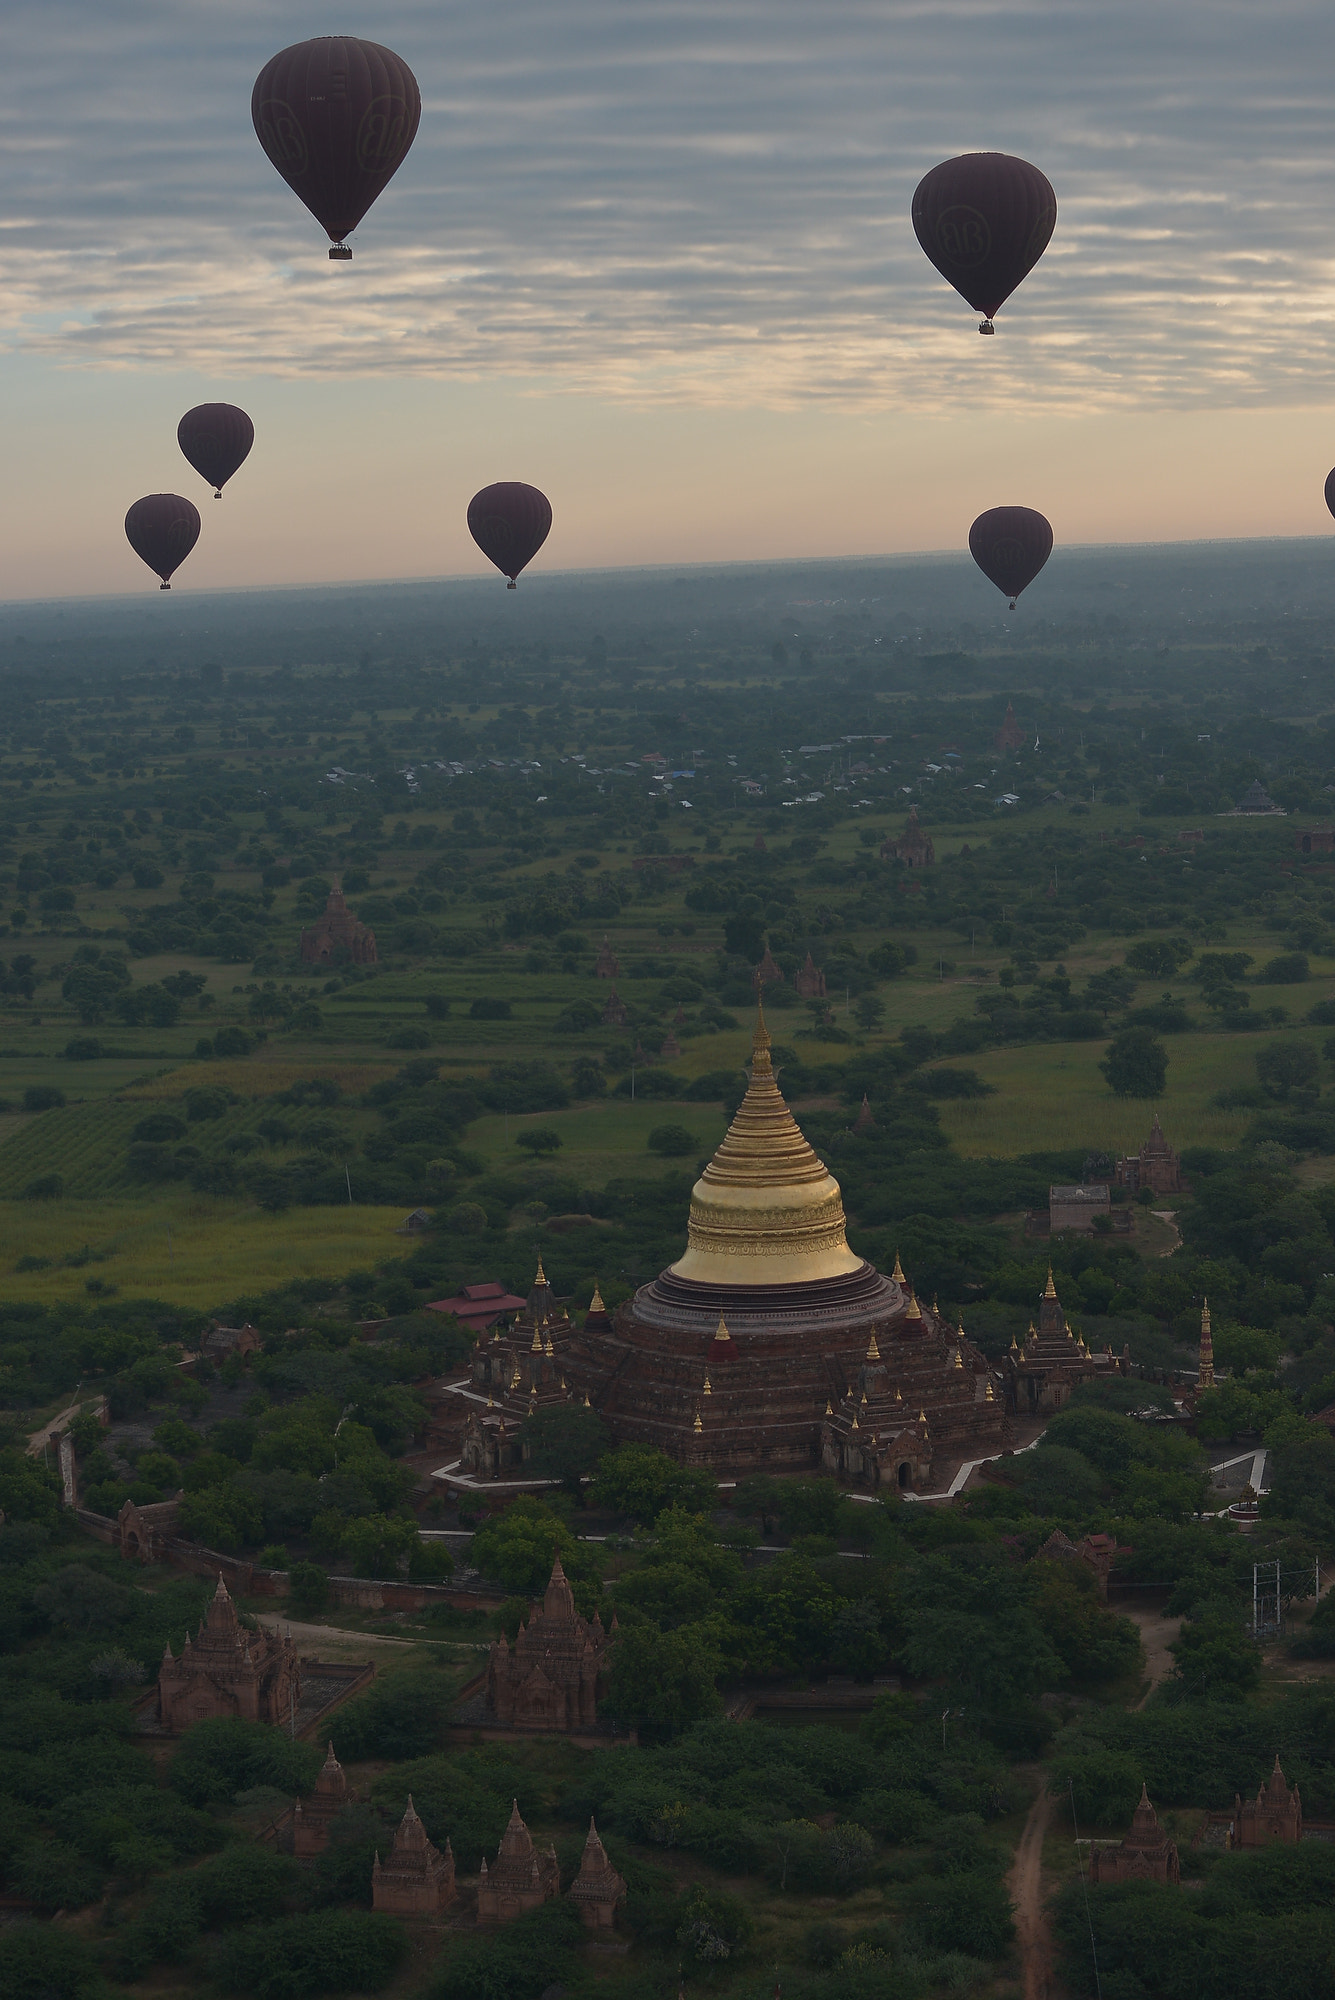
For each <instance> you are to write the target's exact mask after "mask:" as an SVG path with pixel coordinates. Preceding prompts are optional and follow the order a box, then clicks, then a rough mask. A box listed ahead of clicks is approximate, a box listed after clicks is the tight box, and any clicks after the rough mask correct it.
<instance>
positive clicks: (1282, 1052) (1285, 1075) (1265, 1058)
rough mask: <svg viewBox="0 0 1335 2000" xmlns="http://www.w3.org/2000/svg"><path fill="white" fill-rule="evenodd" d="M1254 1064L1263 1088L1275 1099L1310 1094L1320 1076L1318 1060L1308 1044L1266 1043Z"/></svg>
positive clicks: (1319, 1061)
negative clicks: (1308, 1092) (1296, 1092)
mask: <svg viewBox="0 0 1335 2000" xmlns="http://www.w3.org/2000/svg"><path fill="white" fill-rule="evenodd" d="M1254 1060H1255V1063H1256V1074H1257V1076H1258V1077H1259V1079H1260V1081H1261V1084H1262V1086H1263V1088H1264V1089H1265V1090H1266V1091H1267V1093H1268V1094H1269V1095H1270V1096H1271V1097H1275V1098H1280V1099H1283V1098H1286V1097H1288V1096H1289V1095H1290V1093H1291V1092H1293V1091H1295V1090H1296V1091H1300V1092H1306V1091H1310V1090H1311V1089H1312V1087H1313V1085H1314V1084H1315V1083H1316V1081H1317V1078H1318V1077H1319V1076H1320V1074H1321V1058H1320V1056H1319V1055H1318V1054H1317V1052H1316V1050H1315V1049H1314V1048H1313V1047H1312V1045H1311V1043H1310V1042H1299V1041H1283V1042H1267V1043H1266V1045H1265V1047H1264V1048H1262V1049H1258V1050H1257V1051H1256V1055H1255V1058H1254Z"/></svg>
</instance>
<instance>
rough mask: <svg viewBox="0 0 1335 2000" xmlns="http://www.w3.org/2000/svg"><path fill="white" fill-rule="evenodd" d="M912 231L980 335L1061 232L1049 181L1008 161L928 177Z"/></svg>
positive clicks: (961, 164)
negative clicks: (972, 315) (975, 319)
mask: <svg viewBox="0 0 1335 2000" xmlns="http://www.w3.org/2000/svg"><path fill="white" fill-rule="evenodd" d="M912 212H913V229H914V234H915V235H916V236H917V238H918V241H919V243H921V245H922V247H923V249H924V250H925V251H926V253H927V255H928V256H929V257H930V258H931V260H932V262H933V263H934V264H935V266H936V268H937V270H938V271H939V272H940V273H941V276H942V277H943V278H944V279H945V280H946V281H947V283H948V284H951V285H953V286H954V287H955V290H956V291H957V292H958V293H959V295H960V297H961V298H962V299H967V301H968V303H969V304H970V305H971V306H972V307H973V309H974V311H975V312H980V313H981V314H982V315H983V323H982V325H981V326H980V327H979V329H978V331H979V332H980V333H995V332H996V328H995V326H993V324H992V321H993V318H994V316H995V314H996V313H997V312H999V311H1000V309H1001V307H1002V306H1003V305H1004V304H1005V303H1006V300H1007V299H1008V298H1009V297H1010V295H1011V293H1012V292H1013V291H1014V290H1015V287H1016V286H1017V285H1018V284H1019V283H1020V282H1021V280H1022V279H1023V278H1026V277H1028V275H1029V273H1030V272H1031V271H1032V270H1033V268H1034V266H1035V264H1036V263H1037V262H1038V260H1039V258H1040V257H1041V256H1042V255H1043V252H1044V251H1045V250H1046V249H1047V247H1048V244H1049V243H1050V241H1051V240H1052V232H1053V230H1054V229H1055V228H1056V227H1057V197H1056V195H1055V194H1054V193H1053V190H1052V183H1051V181H1050V180H1049V179H1048V177H1047V175H1046V174H1042V173H1040V172H1039V170H1038V168H1037V167H1031V166H1030V164H1029V162H1028V160H1016V159H1012V158H1011V156H1010V155H1009V154H1008V153H965V154H964V155H963V156H962V158H960V159H958V160H943V161H942V163H941V165H940V166H939V167H933V168H932V171H931V172H930V173H929V174H924V176H923V178H922V179H921V180H920V181H919V183H918V185H917V187H916V188H915V190H914V194H913V211H912Z"/></svg>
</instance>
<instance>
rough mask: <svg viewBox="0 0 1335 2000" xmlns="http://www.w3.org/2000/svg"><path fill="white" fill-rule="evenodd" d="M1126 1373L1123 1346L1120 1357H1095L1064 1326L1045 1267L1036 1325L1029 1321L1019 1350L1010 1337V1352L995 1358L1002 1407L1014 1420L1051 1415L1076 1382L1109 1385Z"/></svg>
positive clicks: (1108, 1352) (1079, 1337) (1062, 1404)
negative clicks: (1000, 1387) (1118, 1376)
mask: <svg viewBox="0 0 1335 2000" xmlns="http://www.w3.org/2000/svg"><path fill="white" fill-rule="evenodd" d="M1130 1372H1131V1357H1130V1354H1129V1353H1128V1352H1127V1350H1126V1349H1125V1348H1123V1350H1122V1353H1121V1355H1120V1356H1117V1355H1114V1354H1113V1351H1112V1349H1111V1348H1110V1347H1105V1348H1104V1349H1103V1350H1102V1351H1101V1352H1098V1353H1095V1352H1094V1351H1093V1350H1092V1349H1091V1348H1089V1347H1087V1346H1086V1345H1085V1342H1084V1338H1083V1336H1082V1335H1080V1334H1078V1333H1077V1332H1076V1331H1075V1329H1074V1327H1072V1326H1071V1325H1070V1324H1069V1323H1068V1321H1067V1318H1066V1314H1065V1313H1064V1312H1063V1311H1062V1303H1061V1300H1060V1299H1059V1298H1058V1297H1057V1286H1056V1282H1055V1280H1054V1279H1053V1275H1052V1266H1051V1264H1049V1266H1048V1282H1047V1284H1046V1285H1045V1286H1044V1288H1043V1296H1042V1298H1041V1299H1040V1300H1039V1302H1038V1325H1037V1326H1035V1325H1034V1322H1033V1321H1032V1320H1030V1322H1029V1332H1028V1333H1027V1334H1026V1336H1025V1343H1024V1346H1023V1347H1021V1346H1020V1344H1019V1342H1018V1341H1017V1340H1016V1339H1015V1338H1014V1336H1013V1335H1012V1337H1011V1344H1010V1350H1009V1352H1008V1353H1006V1354H1003V1355H1002V1357H1001V1373H1002V1379H1003V1389H1004V1395H1005V1399H1006V1406H1007V1408H1008V1409H1009V1410H1010V1411H1011V1412H1012V1413H1013V1414H1014V1415H1016V1416H1020V1417H1040V1416H1041V1417H1047V1416H1053V1415H1055V1413H1056V1412H1057V1411H1058V1410H1061V1409H1064V1408H1065V1407H1066V1405H1067V1403H1069V1402H1070V1400H1071V1391H1072V1390H1073V1389H1074V1388H1075V1387H1076V1386H1077V1385H1078V1384H1079V1383H1081V1382H1103V1381H1109V1380H1111V1378H1112V1377H1113V1376H1114V1375H1129V1374H1130Z"/></svg>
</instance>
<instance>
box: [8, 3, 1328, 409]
mask: <svg viewBox="0 0 1335 2000" xmlns="http://www.w3.org/2000/svg"><path fill="white" fill-rule="evenodd" d="M327 25H328V24H327V22H326V21H325V20H324V19H322V18H315V17H313V16H312V13H311V10H310V9H309V8H307V7H305V6H296V5H290V4H259V0H227V4H225V5H223V6H218V5H217V4H216V0H209V4H201V3H200V0H188V4H179V0H177V4H171V5H166V4H162V0H117V5H116V6H115V7H114V8H110V9H109V8H107V7H106V6H105V5H98V4H96V0H54V4H45V5H37V4H27V0H22V4H18V5H15V6H13V7H12V9H11V11H10V14H9V16H8V31H7V37H6V64H5V71H4V75H3V77H2V78H0V102H2V103H3V117H2V118H0V161H2V162H3V170H4V185H5V187H6V190H7V200H6V208H5V211H4V213H3V214H0V339H3V340H5V341H7V342H8V343H10V344H11V345H14V346H18V347H22V348H25V349H27V350H29V351H31V352H37V353H40V354H43V355H46V356H49V357H52V358H54V359H56V360H58V361H64V362H69V363H73V364H76V365H84V366H87V365H94V366H103V367H109V368H111V367H136V368H143V367H151V368H161V369H173V368H182V367H190V368H195V369H201V368H202V369H205V370H210V369H212V370H217V371H218V372H219V373H225V374H226V375H228V376H230V377H233V378H235V377H237V376H244V375H247V374H255V373H270V374H278V375H283V374H313V375H319V376H326V377H327V376H339V375H343V376H347V375H366V374H381V373H396V374H412V373H423V374H432V375H446V376H448V375H455V376H462V377H465V378H468V377H473V378H479V377H483V376H488V375H505V376H508V377H512V378H520V379H528V380H530V381H532V382H533V383H534V384H535V385H538V384H543V385H550V384H551V383H552V382H553V380H559V381H562V382H565V383H567V384H569V385H571V386H574V387H577V388H579V389H583V390H593V391H596V392H597V393H598V394H600V395H601V396H605V397H610V398H614V399H615V398H627V399H632V400H635V401H640V402H650V403H651V402H664V401H666V402H689V403H694V404H706V405H708V404H734V405H735V404H763V405H769V406H773V407H783V406H793V405H797V404H801V403H809V402H813V401H815V402H826V403H829V404H832V405H835V406H842V407H848V408H867V409H893V408H903V409H912V410H922V409H931V408H943V409H950V410H954V411H958V410H959V408H960V407H961V406H962V405H964V406H970V405H972V406H975V407H978V408H980V409H981V408H998V407H1015V406H1023V405H1024V404H1026V403H1032V404H1033V405H1034V407H1035V408H1036V410H1042V411H1044V412H1052V411H1054V410H1060V409H1076V408H1080V409H1097V408H1100V407H1118V406H1132V405H1139V406H1142V407H1143V406H1146V405H1150V406H1153V405H1164V406H1171V407H1182V406H1184V405H1191V404H1198V405H1199V404H1206V405H1212V406H1225V407H1226V406H1230V405H1232V406H1246V405H1255V404H1267V403H1269V404H1277V403H1281V404H1282V403H1287V404H1307V403H1315V402H1324V401H1327V400H1329V397H1330V376H1331V362H1332V359H1333V358H1335V249H1333V247H1332V242H1331V236H1330V225H1329V214H1330V191H1331V181H1332V173H1333V171H1335V141H1333V140H1332V136H1331V135H1332V131H1335V121H1333V120H1332V110H1333V109H1335V105H1333V104H1332V98H1335V62H1333V61H1332V57H1335V15H1332V13H1331V10H1330V9H1329V7H1328V6H1327V5H1325V4H1322V3H1321V0H1271V4H1270V5H1268V6H1267V7H1265V8H1257V7H1255V6H1253V5H1251V4H1234V0H1175V4H1174V5H1173V6H1172V7H1169V8H1165V7H1164V6H1163V5H1162V0H1121V3H1120V4H1119V5H1118V6H1116V7H1113V8H1109V7H1108V6H1107V5H1106V0H1102V4H1092V0H1041V3H1039V4H1032V5H1023V4H1018V5H1001V4H988V3H987V0H958V4H953V3H952V0H916V3H914V4H910V3H909V0H905V4H897V0H877V4H860V0H821V4H819V5H813V4H812V0H559V4H552V0H489V4H486V5H481V4H478V0H470V4H467V5H463V4H458V0H452V4H441V0H382V4H379V5H377V7H376V8H375V9H373V10H371V14H370V15H369V16H368V19H367V21H366V23H365V26H366V31H367V32H368V33H370V34H372V35H373V36H374V38H375V39H377V40H380V41H384V42H387V43H389V44H390V45H391V46H393V47H394V48H396V49H397V50H398V51H399V52H400V53H401V54H402V55H403V56H404V57H405V58H406V59H407V60H408V61H409V62H410V63H411V64H412V66H413V68H414V70H415V71H416V73H417V75H418V78H419V80H420V82H421V85H422V93H423V99H424V107H425V108H424V115H423V120H422V127H421V132H420V134H419V137H418V140H417V143H416V146H415V147H414V150H413V152H412V154H411V155H410V157H409V159H408V162H407V163H406V165H405V166H404V167H403V169H402V170H401V172H400V174H399V176H398V178H397V179H396V180H395V182H394V183H393V184H392V185H391V187H390V189H389V190H388V191H387V193H386V194H385V195H384V196H383V197H382V200H381V201H380V203H379V204H378V205H377V207H376V208H374V209H373V210H372V212H371V215H370V216H369V217H368V218H367V220H366V222H365V223H364V224H363V226H362V228H361V230H360V231H359V232H358V234H357V236H356V238H355V239H354V243H355V248H356V255H355V258H354V261H353V263H352V264H351V265H350V266H347V265H343V266H339V265H330V264H329V263H328V262H327V261H326V259H325V256H324V247H323V238H322V236H321V233H320V231H319V229H318V228H317V226H316V225H315V224H314V222H312V221H311V220H310V218H309V217H308V216H307V215H306V212H305V210H304V209H303V208H302V207H301V206H300V204H299V203H298V202H297V200H296V198H295V197H294V196H293V195H292V194H291V193H290V192H289V191H288V189H287V188H286V187H285V186H284V185H283V184H282V182H281V181H280V180H279V179H278V177H277V175H276V174H274V172H273V170H272V169H271V168H270V166H269V165H268V163H267V162H266V161H265V159H264V158H263V156H262V154H261V153H260V150H259V148H258V145H257V144H256V141H255V138H254V134H253V132H252V130H251V126H250V115H249V100H250V88H251V84H252V82H253V79H254V76H255V74H256V72H257V70H258V69H259V67H260V66H261V64H262V63H263V62H264V61H265V60H266V59H267V57H268V56H269V55H270V54H272V53H273V51H274V50H275V49H276V48H279V47H281V46H283V45H284V44H285V43H286V42H289V41H293V40H299V39H301V38H302V37H304V36H305V35H308V34H311V33H315V32H319V31H321V29H322V28H324V27H326V26H327ZM979 147H999V148H1001V149H1003V150H1006V151H1012V152H1019V153H1022V154H1024V155H1026V156H1027V157H1029V158H1031V159H1034V160H1035V161H1036V162H1037V163H1038V164H1039V165H1041V166H1042V167H1043V168H1044V169H1045V171H1046V172H1047V173H1048V174H1049V176H1050V178H1051V179H1052V180H1053V182H1054V184H1055V185H1056V187H1057V190H1058V195H1059V202H1060V221H1059V224H1058V231H1057V235H1056V237H1055V239H1054V241H1053V244H1052V247H1051V249H1050V250H1049V252H1048V254H1047V256H1046V257H1045V258H1044V260H1043V262H1042V264H1040V266H1039V267H1038V269H1037V270H1036V271H1035V272H1034V274H1033V275H1032V276H1031V277H1030V279H1029V280H1028V281H1027V283H1026V284H1025V286H1024V287H1023V288H1022V290H1021V292H1020V293H1019V294H1017V296H1016V297H1015V298H1014V299H1013V300H1012V301H1011V302H1010V304H1009V305H1008V306H1007V307H1006V309H1005V312H1004V314H1003V316H1002V319H1001V322H1000V326H1001V333H1000V336H999V338H998V339H997V340H996V341H994V342H984V343H980V342H979V341H978V339H977V337H976V335H975V334H973V332H972V319H971V315H970V313H969V311H968V308H967V307H966V306H965V305H964V304H963V303H962V301H960V300H958V299H957V298H956V297H955V296H954V294H953V293H952V292H950V291H949V289H948V288H947V287H946V286H945V285H944V284H943V282H942V281H941V280H940V279H939V278H938V277H937V275H936V273H935V272H934V271H933V270H932V269H931V267H930V266H929V265H928V264H927V263H926V261H925V259H924V258H923V257H922V254H921V252H920V251H919V249H918V246H917V243H916V241H915V240H914V237H913V234H912V230H911V228H910V225H909V220H908V206H909V198H910V195H911V193H912V190H913V187H914V185H915V184H916V181H917V180H918V178H919V177H920V175H921V174H922V173H923V172H924V171H926V169H927V168H928V167H930V166H931V165H933V164H934V163H935V161H937V160H938V159H941V158H943V157H946V156H948V155H950V154H952V153H955V152H960V151H965V150H970V149H974V148H979Z"/></svg>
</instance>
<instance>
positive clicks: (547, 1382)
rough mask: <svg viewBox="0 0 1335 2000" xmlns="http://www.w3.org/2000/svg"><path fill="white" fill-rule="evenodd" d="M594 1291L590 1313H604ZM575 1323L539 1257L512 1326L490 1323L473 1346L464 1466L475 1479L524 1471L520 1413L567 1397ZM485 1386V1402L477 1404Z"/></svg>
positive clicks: (517, 1474)
mask: <svg viewBox="0 0 1335 2000" xmlns="http://www.w3.org/2000/svg"><path fill="white" fill-rule="evenodd" d="M602 1308H603V1302H602V1299H601V1298H600V1297H599V1295H598V1293H597V1292H596V1291H595V1293H594V1296H593V1304H592V1306H591V1307H590V1312H601V1311H602ZM574 1332H575V1329H574V1325H573V1323H572V1321H571V1318H570V1314H569V1313H568V1312H567V1311H566V1309H565V1307H564V1306H563V1305H561V1304H559V1303H558V1301H557V1298H556V1295H555V1293H554V1292H553V1291H552V1288H551V1285H550V1284H549V1282H548V1279H547V1273H546V1272H545V1271H544V1270H543V1268H542V1260H541V1258H539V1260H538V1272H537V1276H536V1277H535V1278H534V1280H533V1288H532V1290H531V1291H530V1292H529V1295H528V1298H527V1299H526V1300H524V1301H523V1302H522V1306H521V1310H520V1311H519V1312H518V1313H517V1314H516V1315H515V1318H514V1321H513V1323H512V1324H511V1326H510V1327H509V1328H507V1329H505V1330H502V1328H500V1327H499V1326H496V1327H493V1329H492V1332H491V1336H490V1338H489V1339H484V1340H480V1341H479V1342H478V1344H477V1346H476V1347H475V1348H474V1350H473V1368H472V1382H473V1387H472V1396H473V1403H472V1407H471V1408H470V1409H469V1412H468V1416H467V1418H466V1420H465V1425H464V1440H463V1455H462V1467H463V1470H464V1472H465V1473H467V1474H468V1475H469V1476H470V1477H472V1478H474V1479H484V1480H504V1479H507V1478H510V1479H513V1478H515V1477H522V1476H523V1471H524V1461H525V1455H526V1454H525V1447H524V1446H523V1445H522V1444H521V1442H520V1438H519V1428H520V1425H521V1424H522V1423H523V1421H524V1419H525V1417H530V1416H536V1415H537V1413H538V1411H539V1410H545V1409H550V1408H551V1407H552V1405H553V1404H555V1403H567V1402H569V1401H570V1399H571V1392H570V1390H569V1389H568V1388H567V1386H566V1379H565V1373H564V1367H563V1361H564V1357H565V1355H566V1354H567V1353H568V1351H569V1348H570V1344H571V1341H572V1339H573V1338H574ZM484 1390H485V1392H486V1403H485V1406H482V1407H479V1405H480V1404H481V1398H482V1393H483V1391H484Z"/></svg>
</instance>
